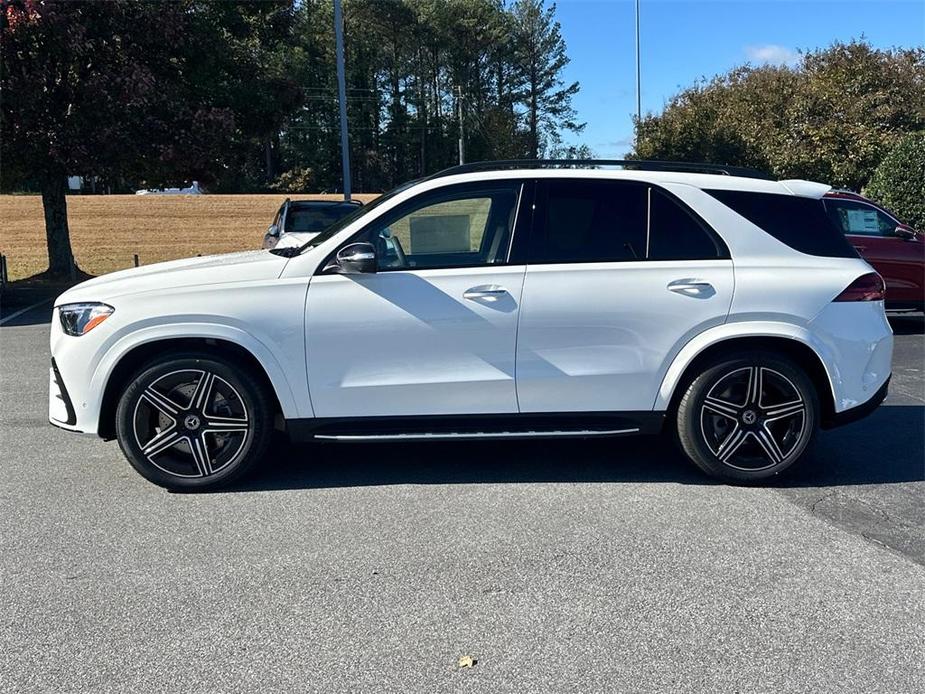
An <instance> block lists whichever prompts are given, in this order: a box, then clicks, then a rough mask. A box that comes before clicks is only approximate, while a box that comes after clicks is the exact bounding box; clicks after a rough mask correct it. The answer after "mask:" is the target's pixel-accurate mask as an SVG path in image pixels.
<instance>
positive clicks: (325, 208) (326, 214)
mask: <svg viewBox="0 0 925 694" xmlns="http://www.w3.org/2000/svg"><path fill="white" fill-rule="evenodd" d="M356 208H357V205H310V206H309V205H306V206H296V205H292V206H291V207H290V208H289V212H288V213H287V214H286V232H287V233H292V232H295V233H307V232H316V233H317V232H319V231H324V230H325V229H327V228H328V227H329V226H331V225H332V224H333V223H334V222H336V221H337V220H338V219H340V218H342V217H345V216H346V215H348V214H350V213H351V212H353V211H354V210H355V209H356Z"/></svg>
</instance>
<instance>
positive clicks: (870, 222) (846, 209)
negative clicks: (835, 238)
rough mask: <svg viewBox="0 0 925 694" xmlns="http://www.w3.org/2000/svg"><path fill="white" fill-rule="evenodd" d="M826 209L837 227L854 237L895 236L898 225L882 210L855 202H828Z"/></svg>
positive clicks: (826, 202)
mask: <svg viewBox="0 0 925 694" xmlns="http://www.w3.org/2000/svg"><path fill="white" fill-rule="evenodd" d="M825 208H826V210H827V211H828V213H829V217H830V218H831V219H832V221H833V222H835V225H836V226H837V227H838V228H839V229H841V230H842V232H843V233H845V234H851V235H853V236H893V235H894V234H895V232H896V226H897V223H896V221H895V220H893V219H890V218H889V217H888V216H887V215H885V214H883V212H881V211H880V210H878V209H877V208H875V207H871V206H870V205H865V204H864V203H863V202H855V201H853V200H826V201H825Z"/></svg>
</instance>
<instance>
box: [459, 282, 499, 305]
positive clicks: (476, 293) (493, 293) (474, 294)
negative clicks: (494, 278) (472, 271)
mask: <svg viewBox="0 0 925 694" xmlns="http://www.w3.org/2000/svg"><path fill="white" fill-rule="evenodd" d="M504 294H507V289H505V288H504V287H502V286H500V285H497V284H483V285H479V286H478V287H472V288H470V289H467V290H466V291H465V292H463V298H464V299H469V300H470V301H474V300H476V299H487V300H488V301H497V300H498V299H500V298H501V297H502V296H503V295H504Z"/></svg>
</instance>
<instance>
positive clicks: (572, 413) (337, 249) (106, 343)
mask: <svg viewBox="0 0 925 694" xmlns="http://www.w3.org/2000/svg"><path fill="white" fill-rule="evenodd" d="M621 165H622V166H621ZM827 190H829V187H828V186H826V185H822V184H819V183H812V182H808V181H779V182H778V181H774V180H769V179H768V178H767V177H765V176H762V175H760V174H758V173H757V172H749V171H745V170H737V169H729V168H727V167H716V166H709V165H703V166H700V165H691V164H681V165H673V164H668V163H664V162H574V161H567V162H554V161H539V162H522V161H521V162H485V163H479V164H473V165H465V166H462V167H456V168H454V169H449V170H447V171H444V172H441V173H439V174H436V175H434V176H431V177H429V178H426V179H423V180H420V181H417V182H415V183H412V184H408V185H405V186H403V187H401V188H399V189H397V190H394V191H392V192H391V193H389V194H387V195H384V196H383V197H381V198H379V199H378V200H376V201H375V202H374V203H372V204H370V205H367V206H364V207H362V208H360V209H358V210H357V211H356V212H355V213H353V214H351V215H349V216H348V217H346V218H344V219H343V220H341V221H340V222H338V223H336V224H335V225H334V226H333V227H331V228H330V229H328V230H326V231H325V232H324V233H322V234H321V235H319V236H317V237H315V238H314V239H312V240H311V241H310V242H308V243H307V244H305V245H304V246H301V247H289V248H278V249H275V250H273V251H253V252H246V253H237V254H233V255H224V256H214V257H209V258H191V259H189V260H180V261H175V262H168V263H161V264H158V265H151V266H148V267H142V268H138V269H133V270H127V271H123V272H116V273H113V274H111V275H106V276H104V277H99V278H97V279H93V280H90V281H88V282H84V283H83V284H80V285H78V286H76V287H74V288H73V289H71V290H69V291H67V292H65V293H64V294H62V295H61V296H60V297H59V298H58V300H57V302H56V304H55V315H54V318H53V320H52V331H51V353H52V357H53V358H52V363H51V375H50V396H49V415H50V419H51V422H52V423H53V424H55V425H56V426H59V427H62V428H64V429H69V430H72V431H78V432H83V433H88V434H94V435H98V436H101V437H103V438H105V439H112V438H115V439H118V441H119V444H120V446H121V447H122V450H123V451H124V453H125V455H126V457H127V458H128V460H129V462H130V463H131V464H132V466H133V467H134V468H135V469H136V470H137V471H138V472H139V473H141V474H142V475H143V476H144V477H146V478H147V479H148V480H150V481H152V482H154V483H156V484H159V485H163V486H165V487H169V488H193V489H197V488H199V489H202V488H207V487H213V486H216V485H224V484H227V483H229V482H231V481H232V480H235V479H238V478H239V477H240V476H241V475H242V474H244V473H245V472H247V471H248V470H251V469H252V468H254V467H256V466H258V465H259V463H260V460H261V458H262V456H263V455H264V453H265V452H266V450H267V446H268V444H269V442H270V440H271V436H272V435H273V432H274V430H284V431H285V432H286V433H287V434H288V436H289V437H290V438H291V439H292V440H294V441H305V440H310V439H315V440H318V439H322V440H336V441H396V440H400V441H409V440H424V441H433V440H445V439H452V440H456V439H471V438H481V439H485V438H509V439H510V438H528V437H530V438H542V437H564V436H574V437H608V436H609V437H616V436H622V435H629V434H654V433H658V432H667V433H671V434H672V435H674V436H675V437H676V439H677V440H678V442H679V444H680V447H681V449H682V450H683V451H684V453H685V454H686V455H687V456H688V457H689V458H690V459H691V461H693V462H694V463H695V464H696V465H697V466H699V467H700V468H701V469H702V470H704V471H705V472H707V473H709V474H711V475H714V476H717V477H721V478H724V479H727V480H733V481H738V482H754V481H759V480H765V479H768V478H772V477H774V476H776V475H778V474H780V473H782V472H784V471H785V470H787V469H788V468H791V467H792V466H793V465H794V463H796V462H797V461H798V460H799V459H800V458H801V457H803V456H804V455H805V453H806V451H807V449H808V447H809V446H810V443H811V441H812V439H813V435H814V433H815V432H816V431H817V430H818V429H819V428H820V427H831V426H835V425H837V424H840V423H843V422H846V421H850V420H852V419H856V418H857V417H860V416H863V415H865V414H867V413H868V412H870V411H871V410H872V409H874V408H875V407H876V406H877V405H878V404H879V403H880V402H881V401H882V400H883V398H884V397H885V395H886V390H887V384H888V382H889V378H890V359H891V355H892V347H893V338H892V333H891V331H890V327H889V324H888V323H887V320H886V317H885V314H884V307H883V291H884V287H883V282H882V280H881V278H880V277H879V276H878V275H877V274H876V273H874V272H873V271H872V269H871V267H870V266H869V265H868V264H867V263H866V262H864V261H863V260H861V259H860V258H859V257H858V256H857V254H856V253H855V251H854V250H853V249H852V248H851V246H850V245H849V244H848V242H847V241H846V240H845V239H844V237H843V236H842V234H841V233H840V232H839V231H838V230H837V229H836V228H835V227H834V226H833V225H832V223H831V222H830V220H829V218H828V217H827V215H826V213H825V210H824V209H823V206H822V203H821V201H820V198H821V197H822V195H823V194H824V193H825V192H826V191H827ZM614 455H615V456H618V455H619V448H618V447H617V446H616V444H615V445H614Z"/></svg>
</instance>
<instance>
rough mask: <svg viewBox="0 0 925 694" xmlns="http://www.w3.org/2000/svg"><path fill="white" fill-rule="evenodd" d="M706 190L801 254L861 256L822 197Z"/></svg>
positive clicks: (837, 256) (843, 256) (834, 256)
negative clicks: (834, 221)
mask: <svg viewBox="0 0 925 694" xmlns="http://www.w3.org/2000/svg"><path fill="white" fill-rule="evenodd" d="M705 192H707V193H709V194H710V195H711V196H713V197H714V198H716V199H717V200H719V201H720V202H721V203H723V204H724V205H726V207H729V208H730V209H732V210H734V211H735V212H737V213H738V214H740V215H742V216H743V217H745V219H747V220H748V221H750V222H751V223H752V224H754V225H755V226H758V227H761V228H762V229H763V230H764V231H766V232H767V233H768V234H770V235H771V236H773V237H774V238H776V239H777V240H778V241H780V242H781V243H785V244H787V245H788V246H790V248H792V249H794V250H796V251H799V252H800V253H806V254H807V255H817V256H823V257H828V258H857V257H858V254H857V252H856V251H855V250H854V248H852V247H851V244H849V243H848V241H847V240H846V239H845V237H844V235H843V234H842V232H841V230H840V229H838V228H837V227H836V226H835V225H834V224H833V223H832V220H831V219H829V216H828V215H827V214H826V211H825V207H824V206H823V204H822V201H821V200H816V199H813V198H804V197H799V196H796V195H784V194H779V193H753V192H750V191H740V190H707V191H705Z"/></svg>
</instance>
